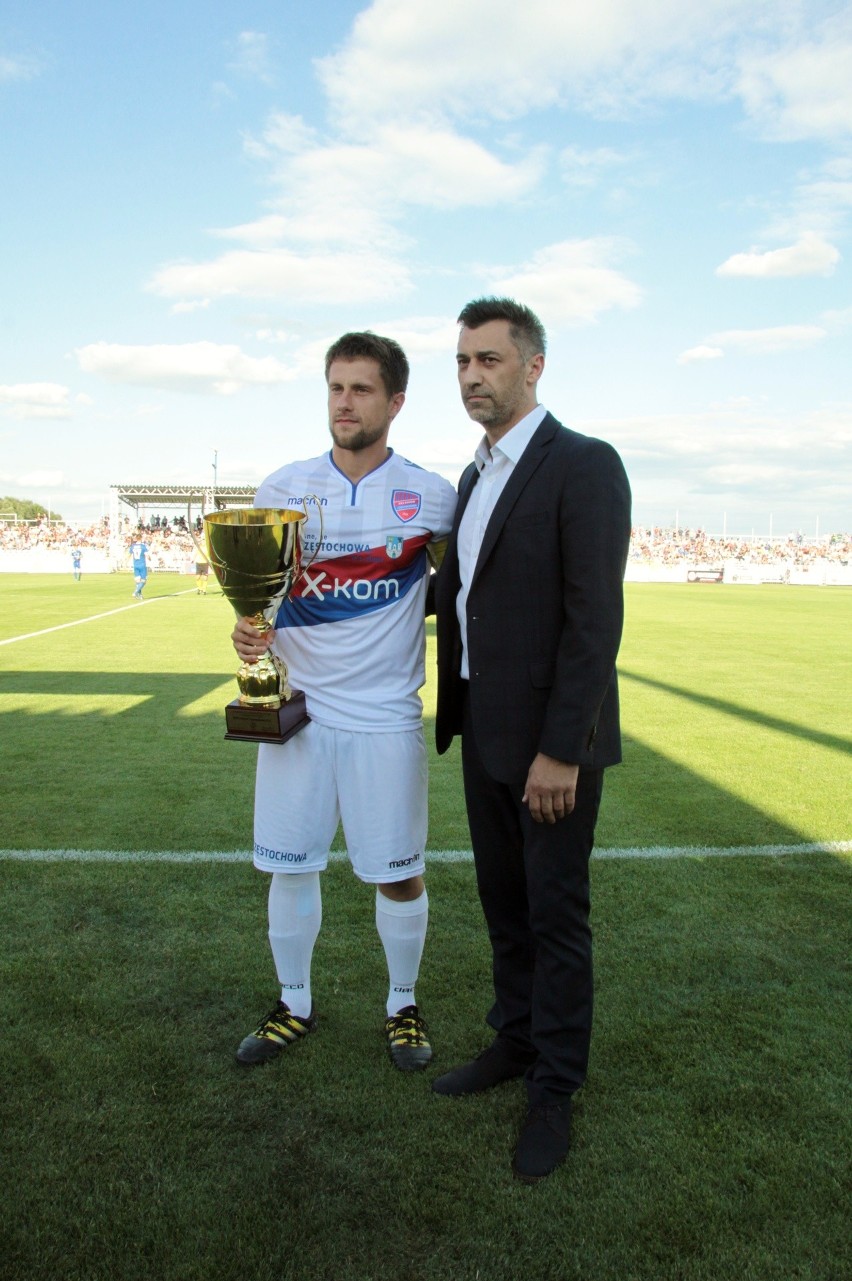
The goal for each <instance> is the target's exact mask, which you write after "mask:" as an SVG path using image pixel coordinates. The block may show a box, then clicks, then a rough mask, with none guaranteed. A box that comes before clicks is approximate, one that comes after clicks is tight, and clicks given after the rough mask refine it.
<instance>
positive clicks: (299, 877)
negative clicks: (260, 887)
mask: <svg viewBox="0 0 852 1281" xmlns="http://www.w3.org/2000/svg"><path fill="white" fill-rule="evenodd" d="M321 921H322V897H321V895H320V878H319V872H273V873H272V880H271V883H270V886H269V946H270V947H271V948H272V955H273V958H274V960H275V969H276V971H277V974H278V982H279V983H280V984H281V1000H282V1001H284V1002H285V1003H286V1004H287V1005H289V1007H290V1009H291V1010H292V1011H293V1013H294V1014H295V1015H297V1017H298V1018H307V1017H308V1015H309V1014H310V1012H311V1008H312V999H311V957H312V956H313V951H314V944H315V943H316V941H317V935H318V934H319V930H320V923H321Z"/></svg>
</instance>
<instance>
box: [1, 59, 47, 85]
mask: <svg viewBox="0 0 852 1281" xmlns="http://www.w3.org/2000/svg"><path fill="white" fill-rule="evenodd" d="M41 70H42V64H41V62H40V61H39V60H38V59H37V58H31V57H28V56H27V55H26V54H12V55H11V56H10V55H9V54H0V84H3V83H4V82H5V81H12V80H33V79H34V78H35V77H36V76H37V75H39V74H40V72H41Z"/></svg>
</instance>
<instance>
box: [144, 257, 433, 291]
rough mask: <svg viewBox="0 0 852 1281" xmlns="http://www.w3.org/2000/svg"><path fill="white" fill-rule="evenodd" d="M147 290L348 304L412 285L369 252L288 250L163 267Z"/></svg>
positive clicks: (397, 266) (397, 267)
mask: <svg viewBox="0 0 852 1281" xmlns="http://www.w3.org/2000/svg"><path fill="white" fill-rule="evenodd" d="M147 288H148V289H149V290H150V291H151V292H152V293H155V294H159V295H160V296H161V297H164V298H173V297H177V296H180V297H184V298H186V297H190V298H192V297H199V298H203V299H207V298H222V297H226V296H228V295H241V296H243V297H250V298H289V299H291V300H292V301H295V302H308V303H322V302H332V303H346V302H364V301H366V300H370V299H378V298H382V299H384V298H393V297H396V296H398V295H400V294H404V293H407V292H408V290H409V289H410V288H411V281H410V277H409V272H408V269H407V267H405V266H404V265H403V264H402V263H398V262H395V261H394V260H393V259H391V258H389V257H387V256H386V255H382V254H379V253H371V252H369V251H368V250H364V251H361V252H352V253H327V254H300V253H297V252H294V251H292V250H289V249H270V250H267V251H265V252H253V251H251V250H234V251H232V252H230V253H226V254H223V255H222V256H221V257H220V258H216V259H213V260H212V261H210V262H202V263H185V264H177V265H175V266H171V267H161V268H160V270H159V271H158V272H157V273H156V275H155V276H154V278H153V279H152V280H151V281H150V283H149V284H148V286H147Z"/></svg>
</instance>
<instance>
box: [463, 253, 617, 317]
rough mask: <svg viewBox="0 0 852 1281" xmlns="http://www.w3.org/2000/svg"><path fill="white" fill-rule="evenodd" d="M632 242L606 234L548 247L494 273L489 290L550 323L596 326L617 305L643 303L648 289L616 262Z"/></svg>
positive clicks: (489, 279) (488, 277)
mask: <svg viewBox="0 0 852 1281" xmlns="http://www.w3.org/2000/svg"><path fill="white" fill-rule="evenodd" d="M625 248H626V242H624V241H620V240H616V239H614V238H610V237H605V236H601V237H598V238H596V239H589V240H565V241H562V242H561V243H559V244H555V245H548V246H547V247H546V248H544V249H540V250H539V251H538V252H537V253H536V254H534V255H533V257H532V259H531V260H530V261H529V262H528V263H525V264H523V265H522V266H521V267H519V268H517V269H516V270H515V271H513V272H510V273H509V274H505V273H504V272H498V271H493V272H491V273H488V275H487V277H486V278H487V280H488V285H489V290H490V291H491V292H494V293H497V294H503V295H506V296H509V297H514V298H519V299H522V300H523V301H524V302H525V303H526V305H527V306H529V307H532V309H533V310H534V311H536V312H538V314H539V315H540V316H541V318H542V320H543V321H544V323H545V325H560V324H569V325H583V324H592V323H593V322H594V321H595V320H597V318H598V316H599V315H600V313H601V312H603V311H608V310H609V309H610V308H612V307H621V308H631V307H637V306H638V305H639V303H640V301H641V298H642V291H641V289H640V288H639V286H638V285H636V284H634V283H633V281H632V280H629V279H628V278H627V277H626V276H624V275H622V274H621V272H619V271H616V270H615V268H614V267H612V266H611V265H610V263H611V261H612V260H613V259H617V258H618V257H620V256H621V255H622V254H623V253H624V251H625Z"/></svg>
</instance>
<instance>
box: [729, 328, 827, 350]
mask: <svg viewBox="0 0 852 1281" xmlns="http://www.w3.org/2000/svg"><path fill="white" fill-rule="evenodd" d="M827 332H828V331H827V330H825V329H823V327H822V326H821V325H775V326H773V327H772V328H769V329H727V330H725V331H724V332H723V333H718V334H711V335H710V337H709V338H708V340H707V341H708V343H709V344H710V345H711V346H714V347H721V348H722V349H723V350H724V349H725V348H727V347H736V348H739V349H740V350H741V351H745V352H746V353H748V354H750V355H773V354H775V353H776V352H780V351H794V350H796V349H797V348H802V347H812V346H813V345H814V343H817V342H820V341H821V340H822V339H823V338H825V337H826V336H827Z"/></svg>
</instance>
